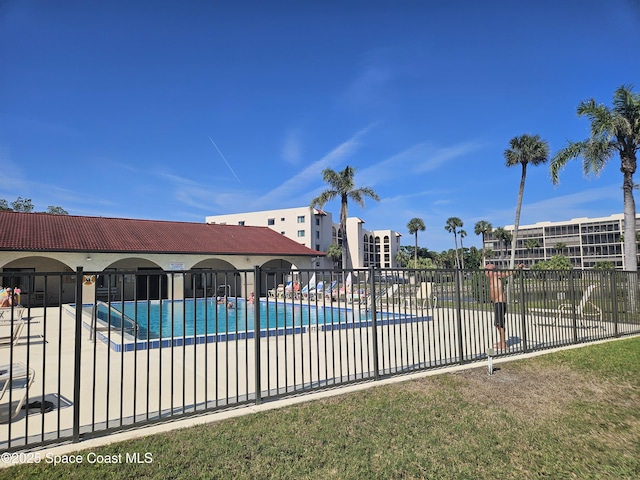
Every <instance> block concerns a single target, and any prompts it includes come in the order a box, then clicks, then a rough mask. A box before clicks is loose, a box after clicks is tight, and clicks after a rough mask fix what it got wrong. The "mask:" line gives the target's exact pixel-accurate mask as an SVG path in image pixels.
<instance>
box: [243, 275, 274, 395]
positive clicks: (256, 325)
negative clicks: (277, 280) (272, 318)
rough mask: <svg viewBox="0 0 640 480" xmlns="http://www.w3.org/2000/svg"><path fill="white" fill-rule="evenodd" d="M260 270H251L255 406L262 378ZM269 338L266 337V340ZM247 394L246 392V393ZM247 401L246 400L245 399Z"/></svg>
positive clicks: (260, 389) (260, 393) (259, 393)
mask: <svg viewBox="0 0 640 480" xmlns="http://www.w3.org/2000/svg"><path fill="white" fill-rule="evenodd" d="M261 280H262V270H261V269H260V266H258V265H256V266H255V267H254V269H253V282H254V285H253V291H254V292H258V295H257V298H255V299H254V300H253V303H254V308H253V331H254V346H255V356H256V358H255V376H256V378H255V380H256V385H255V389H256V402H255V403H256V405H260V404H261V403H262V378H261V376H262V375H261V371H262V369H261V362H260V292H262V285H261ZM268 338H269V337H268V336H267V339H268ZM247 393H248V392H247ZM247 400H248V398H247Z"/></svg>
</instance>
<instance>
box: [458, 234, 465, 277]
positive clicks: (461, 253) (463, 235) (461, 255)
mask: <svg viewBox="0 0 640 480" xmlns="http://www.w3.org/2000/svg"><path fill="white" fill-rule="evenodd" d="M458 235H460V260H461V261H462V269H463V270H464V246H463V245H462V239H463V238H464V237H466V236H467V231H466V230H460V231H459V232H458Z"/></svg>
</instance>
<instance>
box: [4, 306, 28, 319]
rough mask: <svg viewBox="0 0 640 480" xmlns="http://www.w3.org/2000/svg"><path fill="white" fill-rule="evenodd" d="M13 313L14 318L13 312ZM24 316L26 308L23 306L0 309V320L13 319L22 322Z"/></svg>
mask: <svg viewBox="0 0 640 480" xmlns="http://www.w3.org/2000/svg"><path fill="white" fill-rule="evenodd" d="M12 311H13V316H11V315H12V313H11V312H12ZM23 314H24V307H23V306H22V305H16V306H14V307H2V308H0V320H11V319H12V318H13V319H14V320H15V319H19V320H22V315H23Z"/></svg>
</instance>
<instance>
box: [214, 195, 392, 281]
mask: <svg viewBox="0 0 640 480" xmlns="http://www.w3.org/2000/svg"><path fill="white" fill-rule="evenodd" d="M205 222H206V223H217V224H228V225H247V226H253V227H269V228H271V229H273V230H275V231H276V232H278V233H280V234H282V235H284V236H286V237H288V238H290V239H292V240H295V241H296V242H299V243H301V244H302V245H304V246H306V247H309V248H312V249H314V250H318V251H321V252H326V251H327V250H328V248H329V246H330V245H331V244H332V243H337V244H338V245H342V241H343V235H342V231H341V230H340V224H339V223H334V222H333V216H332V215H331V213H329V212H325V211H323V210H320V209H317V208H311V207H295V208H284V209H279V210H265V211H260V212H245V213H232V214H227V215H210V216H207V217H206V218H205ZM364 223H365V222H364V220H362V219H361V218H358V217H352V218H348V219H347V235H348V240H349V243H348V247H349V260H350V263H351V265H350V267H353V268H367V267H369V266H372V265H373V266H377V267H382V268H395V267H398V266H399V265H398V263H397V261H396V255H397V254H398V252H399V251H400V237H401V235H400V234H399V233H397V232H394V231H392V230H366V229H365V228H364V227H363V225H364ZM316 267H319V268H331V267H333V261H332V260H331V259H330V258H329V257H325V258H320V259H318V260H317V262H316Z"/></svg>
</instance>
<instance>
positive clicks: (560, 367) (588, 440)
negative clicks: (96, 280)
mask: <svg viewBox="0 0 640 480" xmlns="http://www.w3.org/2000/svg"><path fill="white" fill-rule="evenodd" d="M498 368H499V370H498V371H497V372H496V373H495V374H494V375H492V376H489V375H488V374H487V369H486V366H483V367H481V368H474V369H470V370H465V371H460V372H456V373H442V374H440V375H436V376H431V377H426V378H421V379H417V380H407V381H406V382H403V383H396V384H391V385H383V386H376V387H373V388H370V389H368V390H364V391H360V392H356V393H349V394H344V395H337V396H335V397H332V398H329V399H323V400H317V401H312V402H308V403H304V404H300V405H296V406H291V407H287V408H283V409H280V410H272V411H268V412H264V413H258V414H252V415H248V416H243V417H238V418H234V419H229V420H225V421H221V422H217V423H212V424H208V425H204V426H198V427H192V428H188V429H183V430H177V431H174V432H169V433H166V434H162V435H155V436H152V437H147V438H142V439H138V440H132V441H127V442H123V443H118V444H113V445H109V446H105V447H101V448H96V449H95V450H91V453H92V455H94V456H95V455H104V456H110V457H108V458H115V459H118V458H120V457H119V455H121V456H122V459H123V461H124V459H125V455H126V454H127V453H129V454H131V453H133V452H138V453H141V454H142V455H144V453H146V452H149V453H150V454H151V456H152V458H151V459H152V462H151V463H148V464H144V463H143V464H132V463H120V464H115V465H114V464H88V463H87V459H88V455H89V451H84V452H80V453H81V454H82V455H83V463H82V464H80V465H57V466H53V465H47V464H45V462H42V463H40V464H37V465H19V466H15V467H11V468H7V469H2V470H0V478H11V479H14V480H15V479H20V478H47V479H52V478H83V479H89V478H91V479H94V478H110V479H117V478H133V477H137V478H163V479H165V478H233V479H242V478H291V479H293V478H295V479H299V478H317V479H326V478H337V479H345V478H346V479H348V478H354V479H376V478H380V479H387V478H445V479H446V478H456V479H457V478H463V479H464V478H469V479H477V478H481V479H482V478H487V479H489V478H491V479H522V478H551V479H562V478H579V479H583V478H611V479H621V478H629V479H631V478H633V479H636V478H640V337H636V338H629V339H624V340H619V341H614V342H608V343H604V344H599V345H592V346H588V347H584V348H579V349H572V350H566V351H563V352H559V353H550V354H546V355H543V356H540V357H536V358H529V359H523V360H518V361H514V362H509V363H502V364H500V365H498ZM142 458H143V459H144V457H142Z"/></svg>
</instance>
